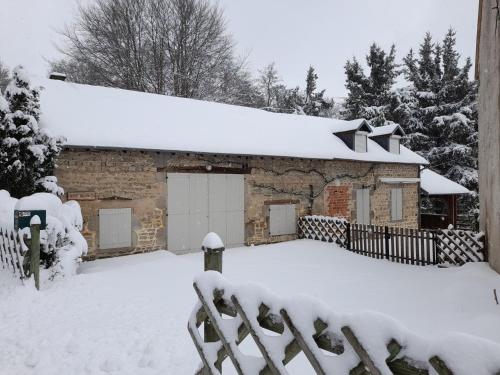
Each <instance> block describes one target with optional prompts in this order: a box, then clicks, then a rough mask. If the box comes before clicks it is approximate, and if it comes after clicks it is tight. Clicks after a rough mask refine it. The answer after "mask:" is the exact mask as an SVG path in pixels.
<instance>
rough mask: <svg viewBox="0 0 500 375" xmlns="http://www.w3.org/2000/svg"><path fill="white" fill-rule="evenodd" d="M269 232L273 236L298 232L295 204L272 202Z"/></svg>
mask: <svg viewBox="0 0 500 375" xmlns="http://www.w3.org/2000/svg"><path fill="white" fill-rule="evenodd" d="M269 232H270V234H271V235H272V236H281V235H284V234H295V233H296V207H295V204H272V205H270V206H269Z"/></svg>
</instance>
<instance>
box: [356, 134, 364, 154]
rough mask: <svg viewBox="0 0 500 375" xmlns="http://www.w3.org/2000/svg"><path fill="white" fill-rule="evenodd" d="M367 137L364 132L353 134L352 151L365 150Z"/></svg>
mask: <svg viewBox="0 0 500 375" xmlns="http://www.w3.org/2000/svg"><path fill="white" fill-rule="evenodd" d="M366 143H367V137H366V134H362V133H356V134H355V136H354V151H356V152H366Z"/></svg>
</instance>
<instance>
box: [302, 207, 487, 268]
mask: <svg viewBox="0 0 500 375" xmlns="http://www.w3.org/2000/svg"><path fill="white" fill-rule="evenodd" d="M298 229H299V238H307V239H312V240H319V241H324V242H335V243H337V244H338V245H339V246H341V247H344V248H346V249H347V250H350V251H352V252H355V253H358V254H362V255H365V256H369V257H372V258H377V259H387V260H391V261H393V262H398V263H405V264H415V265H429V264H449V265H459V266H461V265H463V264H465V263H467V262H481V261H486V260H487V257H486V252H485V249H484V239H483V236H482V235H481V234H477V233H474V232H471V231H465V230H457V229H438V230H421V229H408V228H397V227H388V226H377V225H363V224H351V223H349V222H347V221H346V220H344V219H340V218H335V217H327V216H304V217H301V218H300V219H299V222H298Z"/></svg>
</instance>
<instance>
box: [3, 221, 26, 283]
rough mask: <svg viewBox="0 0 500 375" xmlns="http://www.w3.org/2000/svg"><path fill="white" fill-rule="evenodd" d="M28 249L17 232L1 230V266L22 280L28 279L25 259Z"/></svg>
mask: <svg viewBox="0 0 500 375" xmlns="http://www.w3.org/2000/svg"><path fill="white" fill-rule="evenodd" d="M27 251H28V247H27V246H26V245H25V244H24V241H23V238H22V237H21V235H20V234H19V232H17V231H10V230H6V229H3V228H0V264H1V266H2V268H3V269H6V270H9V271H11V272H12V273H13V274H14V275H15V276H16V277H19V278H20V279H25V278H26V273H25V265H24V259H25V255H26V252H27Z"/></svg>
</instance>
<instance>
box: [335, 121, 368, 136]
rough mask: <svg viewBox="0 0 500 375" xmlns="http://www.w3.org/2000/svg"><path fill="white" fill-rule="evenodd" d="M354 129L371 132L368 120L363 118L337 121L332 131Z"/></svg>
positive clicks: (342, 131) (340, 131)
mask: <svg viewBox="0 0 500 375" xmlns="http://www.w3.org/2000/svg"><path fill="white" fill-rule="evenodd" d="M356 130H362V131H366V132H368V133H371V132H372V128H371V127H370V125H368V122H367V121H366V120H365V119H363V118H360V119H357V120H350V121H339V123H338V124H336V125H335V130H334V131H333V132H334V133H344V132H352V131H356Z"/></svg>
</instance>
